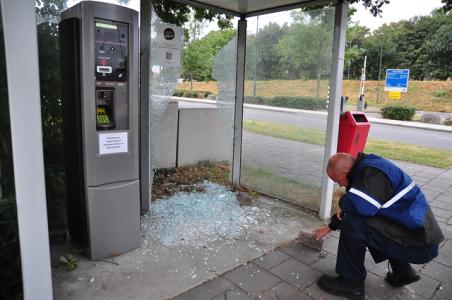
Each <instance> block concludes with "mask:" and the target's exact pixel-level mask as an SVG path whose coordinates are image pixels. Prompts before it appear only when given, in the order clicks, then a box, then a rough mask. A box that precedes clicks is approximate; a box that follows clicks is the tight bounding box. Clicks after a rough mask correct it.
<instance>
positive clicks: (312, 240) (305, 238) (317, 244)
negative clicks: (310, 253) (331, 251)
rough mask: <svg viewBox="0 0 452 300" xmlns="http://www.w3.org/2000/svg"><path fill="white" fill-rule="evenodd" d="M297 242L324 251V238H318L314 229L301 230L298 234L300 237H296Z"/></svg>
mask: <svg viewBox="0 0 452 300" xmlns="http://www.w3.org/2000/svg"><path fill="white" fill-rule="evenodd" d="M296 242H297V243H298V244H299V245H303V246H306V247H309V248H311V249H314V250H316V251H319V252H320V251H322V247H323V239H320V240H317V238H316V236H315V231H314V230H312V229H310V230H301V231H300V234H299V235H298V238H297V239H296Z"/></svg>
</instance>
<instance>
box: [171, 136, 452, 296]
mask: <svg viewBox="0 0 452 300" xmlns="http://www.w3.org/2000/svg"><path fill="white" fill-rule="evenodd" d="M272 139H273V140H272ZM244 140H246V141H247V142H244V145H246V146H245V148H244V152H245V153H248V154H246V155H248V157H244V158H245V161H246V162H248V163H250V162H252V163H254V164H255V165H256V166H259V165H260V166H262V163H263V162H266V163H265V165H268V164H267V162H269V161H270V162H275V161H276V162H277V163H276V164H275V163H274V164H273V168H274V170H279V171H281V172H283V171H284V169H283V167H284V166H279V167H278V166H277V165H278V164H281V162H285V163H288V164H289V166H290V165H293V163H294V158H297V159H296V163H298V166H304V167H306V168H307V170H312V173H310V174H312V175H313V176H318V174H319V173H321V172H320V171H321V168H323V148H322V147H318V146H316V147H311V148H310V147H309V145H308V146H307V145H306V144H303V143H298V144H303V145H298V144H297V142H291V141H285V140H281V139H276V138H271V137H267V136H265V138H262V136H256V135H255V134H250V133H246V135H244ZM253 140H254V141H258V140H259V142H258V143H259V144H256V143H254V145H253V144H252V141H253ZM250 141H251V143H250ZM285 142H287V143H285ZM294 143H295V144H294ZM262 145H266V146H267V147H268V148H267V150H265V151H263V148H262V147H261V146H262ZM311 146H312V145H311ZM253 147H254V149H253ZM274 147H278V148H276V150H275V148H274ZM292 147H293V148H292ZM259 148H260V150H259ZM277 149H279V150H280V151H281V152H283V154H281V155H277V154H275V153H276V152H277ZM246 151H248V152H246ZM252 151H255V152H254V153H259V157H256V155H254V157H253V155H250V153H252ZM256 151H259V152H256ZM319 153H320V154H321V156H322V159H321V160H320V161H319V160H318V156H319ZM275 155H276V156H275ZM299 155H302V157H303V158H302V159H299V158H298V157H299ZM260 156H262V158H261V157H260ZM286 158H287V159H286ZM396 163H397V164H398V165H399V166H400V167H402V168H403V169H404V170H405V171H406V172H407V173H409V174H410V175H411V176H412V178H413V179H414V180H415V182H416V183H417V184H418V185H419V186H421V188H422V190H423V191H424V193H425V194H426V196H427V198H428V200H429V202H430V205H431V207H432V210H433V213H434V214H435V216H436V217H437V220H438V223H439V225H440V226H441V228H442V230H443V233H444V236H445V238H446V239H445V240H444V241H443V242H442V243H441V245H440V254H439V256H438V257H437V258H436V259H434V260H433V261H432V262H430V263H428V264H425V265H413V267H414V268H415V269H416V270H417V271H418V272H419V273H420V275H421V276H422V279H421V280H420V281H418V282H416V283H414V284H411V285H409V286H406V287H402V288H398V289H397V288H392V287H390V286H388V284H386V282H385V281H384V279H383V278H384V276H385V274H386V271H387V270H386V268H387V266H386V265H387V263H386V262H383V263H380V264H375V263H374V262H373V260H372V258H371V256H370V254H367V255H366V261H365V265H366V269H367V272H368V273H367V274H368V275H367V279H366V299H385V300H387V299H435V300H437V299H444V300H446V299H452V169H451V170H443V169H438V168H433V167H428V166H421V165H416V164H411V163H406V162H396ZM287 169H289V170H292V169H293V168H292V167H288V168H287ZM302 170H303V169H302ZM316 172H318V173H316ZM316 174H317V175H316ZM300 175H302V174H300ZM292 176H296V173H293V174H292ZM338 238H339V232H333V233H332V234H331V235H330V236H329V237H328V238H327V239H326V240H325V242H324V250H323V251H322V252H320V253H319V252H316V251H313V250H311V249H309V248H306V247H303V246H300V245H297V244H296V243H295V242H290V243H288V244H286V245H283V246H281V247H279V248H277V249H275V250H274V251H273V252H270V253H267V254H265V255H264V256H262V257H260V258H257V259H255V260H253V261H250V262H248V263H246V264H245V265H242V266H239V267H238V268H236V269H234V270H231V271H229V272H226V273H225V274H222V275H221V276H219V277H216V278H213V279H212V280H210V281H208V282H205V283H203V284H201V285H199V286H197V287H195V288H193V289H191V290H188V291H186V292H184V293H183V294H181V295H179V296H177V297H175V298H174V299H175V300H176V299H177V300H185V299H189V300H205V299H215V300H217V299H222V300H226V299H227V300H240V299H267V300H269V299H278V300H291V299H341V298H339V297H335V296H331V295H328V294H326V293H324V292H323V291H321V290H320V289H319V288H318V287H317V284H316V280H317V279H318V278H319V277H320V275H321V274H330V275H334V274H335V272H334V267H335V261H336V253H337V245H338V241H339V239H338Z"/></svg>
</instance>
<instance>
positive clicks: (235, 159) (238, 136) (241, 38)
mask: <svg viewBox="0 0 452 300" xmlns="http://www.w3.org/2000/svg"><path fill="white" fill-rule="evenodd" d="M246 23H247V22H246V19H245V18H241V19H240V21H239V24H238V33H237V69H236V74H237V75H236V85H235V107H234V141H233V150H232V151H233V153H232V183H233V184H240V168H241V160H242V128H243V100H244V92H245V53H246Z"/></svg>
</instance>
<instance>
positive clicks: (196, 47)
mask: <svg viewBox="0 0 452 300" xmlns="http://www.w3.org/2000/svg"><path fill="white" fill-rule="evenodd" d="M235 34H236V32H235V30H233V29H227V30H218V31H212V32H210V33H209V34H207V35H206V36H205V37H203V38H202V39H200V40H195V41H192V42H191V43H189V44H188V45H187V47H186V48H185V49H184V56H183V60H184V68H183V70H182V78H184V79H185V80H190V82H191V81H192V80H193V79H194V80H204V81H208V80H212V68H213V60H214V58H215V55H216V54H217V53H218V51H220V50H221V48H223V47H224V46H225V45H226V44H227V43H228V42H229V41H230V40H231V39H232V37H234V36H235Z"/></svg>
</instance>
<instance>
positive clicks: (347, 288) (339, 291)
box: [317, 275, 364, 300]
mask: <svg viewBox="0 0 452 300" xmlns="http://www.w3.org/2000/svg"><path fill="white" fill-rule="evenodd" d="M317 285H318V286H319V287H320V289H322V290H323V291H325V292H327V293H328V294H332V295H336V296H342V297H345V298H348V299H353V300H362V299H364V281H354V280H350V279H347V278H344V277H342V276H337V277H332V276H328V275H322V277H320V278H319V280H318V281H317Z"/></svg>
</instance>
